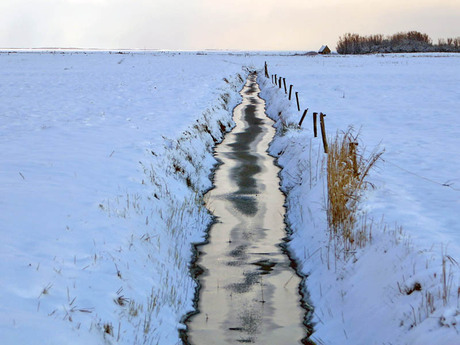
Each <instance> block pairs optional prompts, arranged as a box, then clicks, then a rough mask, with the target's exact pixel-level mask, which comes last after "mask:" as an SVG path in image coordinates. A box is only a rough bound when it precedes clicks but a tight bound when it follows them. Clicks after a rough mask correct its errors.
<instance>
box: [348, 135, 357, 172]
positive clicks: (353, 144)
mask: <svg viewBox="0 0 460 345" xmlns="http://www.w3.org/2000/svg"><path fill="white" fill-rule="evenodd" d="M348 145H349V148H350V156H351V161H352V163H353V174H354V175H355V177H358V176H359V171H358V161H357V159H356V146H358V143H357V142H351V143H348Z"/></svg>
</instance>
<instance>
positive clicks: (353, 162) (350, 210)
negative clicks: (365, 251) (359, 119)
mask: <svg viewBox="0 0 460 345" xmlns="http://www.w3.org/2000/svg"><path fill="white" fill-rule="evenodd" d="M357 140H358V136H357V135H356V136H353V131H352V129H351V128H349V129H348V130H347V131H346V132H344V133H338V134H337V135H336V137H335V139H334V140H333V141H332V143H331V144H330V146H329V152H328V154H327V196H328V197H327V218H328V224H329V240H330V241H331V242H333V243H334V253H336V254H337V255H339V254H338V253H340V252H342V251H343V256H344V259H345V258H346V257H347V256H348V255H349V254H350V253H352V252H353V251H354V250H355V249H356V248H362V247H364V246H365V245H366V243H367V242H368V241H370V240H371V232H370V231H369V228H368V227H367V226H365V225H364V226H361V227H358V226H357V223H358V222H360V219H359V215H357V212H358V209H359V204H360V201H361V196H362V193H363V190H364V189H365V188H366V187H367V186H369V183H368V182H367V181H366V177H367V175H368V173H369V171H370V169H371V168H372V167H373V166H374V164H375V163H376V162H377V161H378V159H379V158H380V156H381V155H382V154H383V151H380V152H373V153H371V154H370V155H369V157H364V155H363V154H359V152H357V146H358V141H357ZM360 223H361V224H365V222H364V223H363V222H360ZM337 246H339V248H337Z"/></svg>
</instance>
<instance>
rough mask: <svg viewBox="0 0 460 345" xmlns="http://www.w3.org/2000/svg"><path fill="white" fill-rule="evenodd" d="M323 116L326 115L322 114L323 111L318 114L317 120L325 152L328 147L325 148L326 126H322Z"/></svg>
mask: <svg viewBox="0 0 460 345" xmlns="http://www.w3.org/2000/svg"><path fill="white" fill-rule="evenodd" d="M325 116H326V114H323V113H320V114H319V122H320V125H321V136H322V137H323V147H324V153H327V152H328V149H327V139H326V128H325V126H324V117H325Z"/></svg>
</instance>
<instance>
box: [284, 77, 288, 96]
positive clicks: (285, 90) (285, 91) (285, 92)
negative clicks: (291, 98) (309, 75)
mask: <svg viewBox="0 0 460 345" xmlns="http://www.w3.org/2000/svg"><path fill="white" fill-rule="evenodd" d="M283 85H284V94H287V89H286V78H283Z"/></svg>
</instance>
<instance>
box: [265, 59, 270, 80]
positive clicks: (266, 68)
mask: <svg viewBox="0 0 460 345" xmlns="http://www.w3.org/2000/svg"><path fill="white" fill-rule="evenodd" d="M265 77H267V78H270V76H269V74H268V66H267V61H265Z"/></svg>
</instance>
